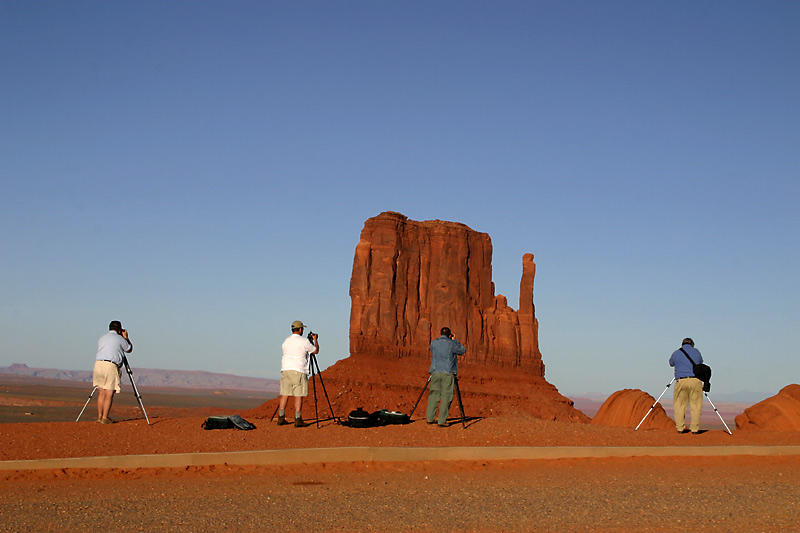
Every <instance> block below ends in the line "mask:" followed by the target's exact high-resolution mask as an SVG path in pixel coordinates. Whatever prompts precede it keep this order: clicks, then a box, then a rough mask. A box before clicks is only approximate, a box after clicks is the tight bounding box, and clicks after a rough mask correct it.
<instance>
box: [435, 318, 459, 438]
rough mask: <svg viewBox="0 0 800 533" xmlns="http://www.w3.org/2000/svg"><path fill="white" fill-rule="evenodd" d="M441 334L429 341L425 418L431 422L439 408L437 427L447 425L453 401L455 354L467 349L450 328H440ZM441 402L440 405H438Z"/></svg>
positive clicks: (456, 365) (455, 372) (455, 371)
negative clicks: (429, 352)
mask: <svg viewBox="0 0 800 533" xmlns="http://www.w3.org/2000/svg"><path fill="white" fill-rule="evenodd" d="M441 333H442V336H441V337H439V338H438V339H433V340H432V341H431V354H432V357H431V368H430V370H429V371H428V373H429V374H430V375H431V384H430V385H431V390H430V393H429V394H428V411H427V413H426V419H427V421H428V424H433V423H434V422H435V420H434V418H435V417H436V409H437V407H438V409H439V419H438V422H439V427H440V428H443V427H447V414H448V412H449V411H450V404H451V403H452V402H453V387H454V384H455V377H456V374H457V373H458V362H457V361H456V356H458V355H463V354H464V353H466V351H467V349H466V348H464V345H462V344H461V343H460V342H458V341H457V340H456V338H455V335H453V334H452V333H451V332H450V328H446V327H445V328H442V330H441ZM440 403H441V405H440Z"/></svg>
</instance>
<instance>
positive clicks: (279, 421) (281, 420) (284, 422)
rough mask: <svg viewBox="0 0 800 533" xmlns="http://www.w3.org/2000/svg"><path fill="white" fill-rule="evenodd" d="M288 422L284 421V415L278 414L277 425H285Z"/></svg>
mask: <svg viewBox="0 0 800 533" xmlns="http://www.w3.org/2000/svg"><path fill="white" fill-rule="evenodd" d="M288 423H289V422H287V421H286V417H285V416H278V425H279V426H285V425H286V424H288Z"/></svg>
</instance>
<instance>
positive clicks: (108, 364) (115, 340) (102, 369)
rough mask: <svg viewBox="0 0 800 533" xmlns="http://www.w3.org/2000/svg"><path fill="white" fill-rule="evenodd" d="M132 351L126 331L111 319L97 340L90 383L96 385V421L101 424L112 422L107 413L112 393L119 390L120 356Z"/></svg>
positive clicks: (118, 322)
mask: <svg viewBox="0 0 800 533" xmlns="http://www.w3.org/2000/svg"><path fill="white" fill-rule="evenodd" d="M132 351H133V344H131V341H130V339H129V338H128V331H127V330H125V329H122V323H121V322H120V321H119V320H112V321H111V323H110V324H109V325H108V333H106V334H105V335H103V336H102V337H100V340H98V341H97V355H96V357H95V362H94V373H93V376H92V384H93V386H95V387H97V421H98V422H100V423H101V424H113V423H114V421H113V420H111V419H110V418H109V417H108V415H109V414H110V413H111V404H113V403H114V394H115V393H117V392H119V390H120V389H119V381H120V371H119V369H120V368H121V367H122V358H123V357H124V356H125V354H126V353H131V352H132Z"/></svg>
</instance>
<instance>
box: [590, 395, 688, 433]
mask: <svg viewBox="0 0 800 533" xmlns="http://www.w3.org/2000/svg"><path fill="white" fill-rule="evenodd" d="M653 403H655V398H653V397H652V396H650V395H649V394H647V393H646V392H644V391H641V390H639V389H623V390H619V391H617V392H615V393H614V394H612V395H611V396H609V397H608V399H607V400H606V401H605V402H604V403H603V405H602V406H600V409H599V410H598V411H597V414H596V415H595V416H594V418H593V419H592V422H591V423H592V424H594V425H596V426H621V427H632V428H635V427H636V426H637V425H639V422H641V421H642V418H644V416H645V415H646V414H647V411H649V410H650V407H651V406H652V405H653ZM674 428H675V422H673V421H672V419H671V418H670V417H668V416H667V413H666V411H664V408H663V407H661V404H657V405H656V406H655V407H654V408H653V411H652V412H651V413H650V414H649V415H647V419H646V420H645V421H644V423H643V424H642V425H641V428H640V429H674Z"/></svg>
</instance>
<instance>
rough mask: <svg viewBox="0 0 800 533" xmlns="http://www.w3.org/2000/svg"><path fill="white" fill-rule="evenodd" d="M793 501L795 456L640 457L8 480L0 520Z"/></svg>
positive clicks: (419, 524) (635, 525)
mask: <svg viewBox="0 0 800 533" xmlns="http://www.w3.org/2000/svg"><path fill="white" fill-rule="evenodd" d="M798 501H800V459H798V458H797V457H794V456H792V457H736V458H727V457H711V458H698V457H692V458H653V457H641V458H630V459H617V458H613V459H566V460H548V461H510V462H498V463H484V462H452V463H450V462H436V463H403V464H389V463H347V464H320V465H298V466H282V467H230V466H217V467H190V468H187V469H137V470H132V471H113V470H108V471H100V472H93V473H92V475H91V476H89V475H87V473H86V472H72V471H70V470H58V471H54V470H47V471H37V472H30V471H29V472H17V473H16V475H10V476H7V477H6V478H5V479H4V481H3V484H2V489H0V515H1V516H2V530H3V531H53V530H56V529H59V530H65V531H77V530H86V529H97V527H98V524H105V526H106V528H107V529H108V530H110V531H123V530H134V531H167V530H169V531H220V530H237V531H680V530H686V529H702V530H704V531H797V528H798V524H800V506H798V503H797V502H798ZM106 528H104V529H106Z"/></svg>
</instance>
